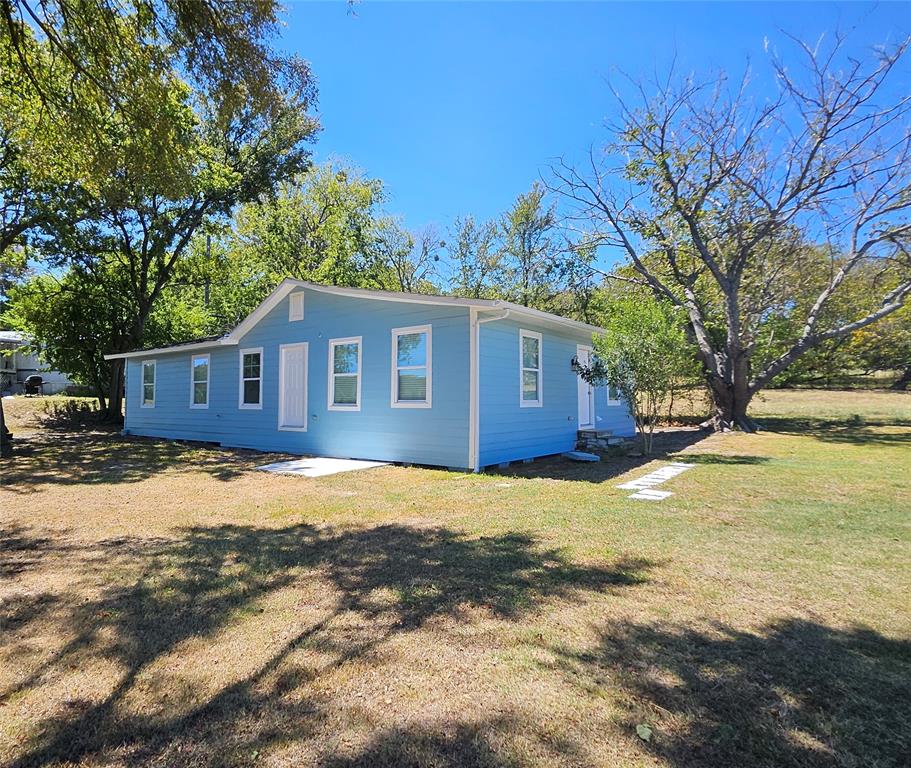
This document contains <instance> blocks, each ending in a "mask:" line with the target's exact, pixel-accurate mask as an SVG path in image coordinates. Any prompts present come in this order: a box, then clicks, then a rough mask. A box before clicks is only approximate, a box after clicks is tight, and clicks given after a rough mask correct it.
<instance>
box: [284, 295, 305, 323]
mask: <svg viewBox="0 0 911 768" xmlns="http://www.w3.org/2000/svg"><path fill="white" fill-rule="evenodd" d="M303 319H304V292H303V291H295V292H294V293H290V294H288V322H289V323H296V322H298V321H299V320H303Z"/></svg>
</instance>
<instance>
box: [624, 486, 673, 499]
mask: <svg viewBox="0 0 911 768" xmlns="http://www.w3.org/2000/svg"><path fill="white" fill-rule="evenodd" d="M673 495H674V494H673V493H672V492H671V491H657V490H655V489H654V488H643V489H642V490H641V491H636V493H632V494H630V495H629V496H628V497H627V498H630V499H645V500H647V501H661V500H662V499H666V498H667V497H668V496H673Z"/></svg>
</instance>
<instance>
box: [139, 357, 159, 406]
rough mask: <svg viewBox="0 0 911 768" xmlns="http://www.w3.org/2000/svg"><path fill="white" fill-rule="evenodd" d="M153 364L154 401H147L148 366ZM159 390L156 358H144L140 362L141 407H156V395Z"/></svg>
mask: <svg viewBox="0 0 911 768" xmlns="http://www.w3.org/2000/svg"><path fill="white" fill-rule="evenodd" d="M147 365H151V366H152V402H151V403H147V402H146V376H145V373H146V366H147ZM157 391H158V365H157V363H156V361H155V360H143V361H142V362H141V363H140V364H139V407H140V408H154V407H155V395H156V393H157Z"/></svg>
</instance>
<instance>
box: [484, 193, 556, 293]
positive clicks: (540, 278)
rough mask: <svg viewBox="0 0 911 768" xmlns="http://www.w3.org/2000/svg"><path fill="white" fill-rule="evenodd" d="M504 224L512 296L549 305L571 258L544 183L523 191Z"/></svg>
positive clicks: (503, 239) (503, 220)
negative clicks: (547, 199)
mask: <svg viewBox="0 0 911 768" xmlns="http://www.w3.org/2000/svg"><path fill="white" fill-rule="evenodd" d="M500 227H501V230H502V234H501V237H502V251H503V266H504V271H505V273H506V274H505V277H506V281H507V286H508V287H507V291H508V296H509V298H510V299H511V300H512V301H514V302H516V303H517V304H522V305H523V306H526V307H534V308H536V309H545V308H546V306H547V303H548V301H549V300H550V299H551V297H552V296H553V294H554V293H556V291H557V290H558V288H557V286H558V285H559V284H560V280H561V278H562V277H563V270H564V264H565V263H568V259H567V258H566V257H567V250H566V248H565V245H564V243H563V242H562V240H561V238H560V236H559V232H558V229H557V216H556V213H555V211H554V207H553V205H549V204H548V203H547V201H546V199H545V190H544V187H543V186H542V185H541V184H539V183H537V182H536V183H535V184H534V185H532V188H531V189H530V190H529V191H528V192H525V193H523V194H521V195H519V197H518V198H517V199H516V202H515V203H514V204H513V206H512V208H510V209H509V210H508V211H507V212H506V213H505V214H504V215H503V218H502V221H501V224H500Z"/></svg>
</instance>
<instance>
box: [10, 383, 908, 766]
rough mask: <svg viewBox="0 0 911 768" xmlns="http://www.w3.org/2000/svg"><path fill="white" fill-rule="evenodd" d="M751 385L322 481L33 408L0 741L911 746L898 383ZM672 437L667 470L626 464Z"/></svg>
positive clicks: (16, 761) (399, 751)
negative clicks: (657, 431) (648, 435)
mask: <svg viewBox="0 0 911 768" xmlns="http://www.w3.org/2000/svg"><path fill="white" fill-rule="evenodd" d="M23 407H24V406H23ZM29 407H32V406H29ZM754 412H755V415H756V416H757V418H758V419H759V420H760V421H761V422H762V423H763V424H764V425H765V426H766V427H767V430H765V431H763V432H761V433H759V434H755V435H743V434H726V435H713V436H708V437H705V438H704V439H699V440H696V439H694V438H696V437H698V435H696V434H695V433H690V434H689V437H690V438H691V439H690V440H689V442H690V443H692V445H690V447H688V448H686V449H684V450H682V451H681V452H679V453H677V454H673V453H671V454H670V455H668V456H666V457H662V458H661V459H659V460H655V461H651V462H648V461H645V460H635V459H629V458H625V459H612V460H609V461H604V462H602V463H600V464H597V465H576V464H570V463H566V462H564V461H562V460H545V461H539V462H535V463H534V464H531V465H520V466H517V467H515V468H510V469H507V470H504V471H502V472H498V473H491V474H484V475H469V474H459V473H450V472H445V471H440V470H433V469H420V468H409V469H406V468H402V467H385V468H381V469H375V470H370V471H367V472H359V473H349V474H343V475H337V476H334V477H328V478H321V479H318V480H306V479H301V478H289V477H278V476H272V475H267V474H265V473H259V472H253V471H251V469H252V467H254V466H255V465H256V464H259V463H264V462H266V461H269V460H273V459H274V458H275V457H267V456H262V455H260V454H255V453H253V452H244V451H227V450H220V449H215V448H210V447H204V446H190V445H180V444H173V443H165V442H161V441H153V440H142V439H135V438H134V439H124V438H120V437H118V436H116V435H114V434H110V433H92V432H85V431H80V432H75V433H65V432H59V431H49V430H48V429H47V428H46V427H44V428H41V427H40V425H39V427H37V428H38V429H39V431H37V432H34V433H33V434H32V435H31V436H28V437H26V438H25V439H24V440H23V442H21V443H19V444H18V446H17V455H16V457H15V458H14V459H13V461H12V462H10V463H8V464H7V465H5V466H3V467H2V470H0V472H2V474H0V482H2V485H0V504H2V505H3V506H2V508H3V510H4V518H3V522H2V523H0V600H2V602H0V630H2V631H0V764H3V765H10V766H25V765H32V764H41V765H49V764H50V765H53V764H76V765H92V766H95V765H99V766H100V765H111V764H130V765H168V766H170V765H203V766H216V765H218V766H222V765H238V766H239V765H251V764H261V765H283V764H298V765H316V766H343V765H344V766H351V765H358V766H383V765H387V766H400V765H406V766H409V765H413V766H417V765H420V766H475V765H477V766H510V767H514V766H551V765H565V766H578V765H609V766H619V767H620V768H626V767H629V768H632V767H633V766H636V767H639V766H646V765H648V766H655V765H658V766H668V767H669V768H670V767H674V768H676V767H677V766H690V765H692V766H719V767H721V766H725V767H727V766H741V765H742V766H768V767H769V768H771V767H772V766H776V767H777V766H852V765H853V766H864V767H865V768H866V766H870V767H872V768H885V767H886V766H889V767H891V768H898V766H904V765H906V764H907V755H908V754H911V729H909V725H908V723H909V711H908V702H909V701H911V616H909V611H908V597H907V596H908V595H909V594H911V567H909V563H911V450H909V449H911V395H908V394H896V393H876V392H873V393H870V392H864V393H836V392H825V393H817V392H812V391H801V392H784V391H780V392H773V393H770V394H769V395H768V397H767V398H766V399H765V400H763V401H760V402H757V403H756V404H755V408H754ZM20 416H22V414H20ZM17 418H19V417H17ZM24 420H27V419H24ZM23 433H24V431H23ZM668 458H679V459H683V460H687V461H692V462H693V463H695V464H696V466H695V468H694V469H692V470H690V471H688V472H686V473H684V474H682V475H680V476H679V477H677V478H675V479H673V480H672V481H670V482H669V483H668V484H667V485H666V486H665V487H666V488H667V489H668V490H671V491H673V492H674V495H673V496H671V497H670V498H669V499H666V500H665V501H662V502H660V503H652V502H639V501H634V500H630V499H629V498H627V496H628V494H629V492H628V491H621V490H619V489H617V488H616V485H617V484H618V483H620V482H623V481H624V480H628V479H632V478H633V477H638V476H640V475H641V474H644V473H645V472H647V471H649V470H650V469H652V468H655V467H657V466H660V465H662V464H663V463H664V461H665V460H666V459H668ZM639 725H648V726H649V728H650V729H651V731H652V736H651V738H650V740H649V741H645V740H643V739H642V738H641V737H640V736H639V735H638V734H637V730H636V728H637V726H639Z"/></svg>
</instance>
